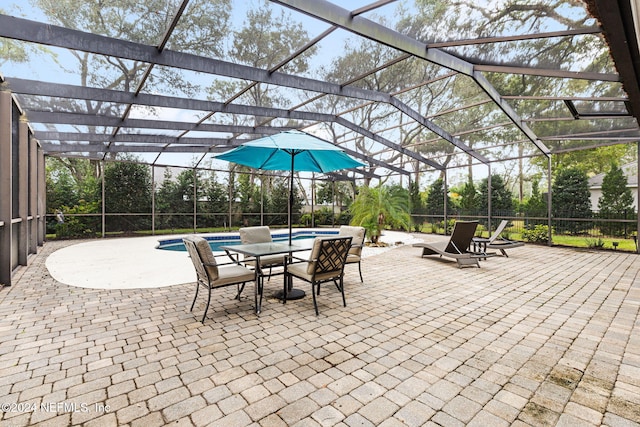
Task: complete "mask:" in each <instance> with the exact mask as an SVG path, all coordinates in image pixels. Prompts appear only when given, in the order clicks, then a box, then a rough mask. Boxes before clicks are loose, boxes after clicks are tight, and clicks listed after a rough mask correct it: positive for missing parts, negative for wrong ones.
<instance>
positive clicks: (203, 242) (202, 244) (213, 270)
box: [189, 236, 218, 280]
mask: <svg viewBox="0 0 640 427" xmlns="http://www.w3.org/2000/svg"><path fill="white" fill-rule="evenodd" d="M189 238H190V239H191V241H193V242H194V243H195V245H196V249H197V250H198V254H199V255H200V259H201V260H202V263H203V264H204V268H205V269H206V270H207V273H208V274H209V277H210V278H211V280H216V278H217V277H218V267H217V266H216V264H217V263H216V258H215V257H214V256H213V252H212V251H211V246H209V242H208V241H207V239H205V238H203V237H200V236H189Z"/></svg>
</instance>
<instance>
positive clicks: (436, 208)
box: [426, 178, 453, 217]
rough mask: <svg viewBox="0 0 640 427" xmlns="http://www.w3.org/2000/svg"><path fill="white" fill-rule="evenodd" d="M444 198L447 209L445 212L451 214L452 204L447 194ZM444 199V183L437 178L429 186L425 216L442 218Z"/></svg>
mask: <svg viewBox="0 0 640 427" xmlns="http://www.w3.org/2000/svg"><path fill="white" fill-rule="evenodd" d="M446 197H447V207H448V208H447V210H448V211H449V213H451V208H452V207H453V204H452V203H451V198H450V197H449V195H448V194H447V196H446ZM444 198H445V193H444V181H443V180H442V179H440V178H438V179H436V180H435V181H433V183H432V184H431V185H430V186H429V192H428V194H427V203H426V209H427V214H428V215H432V216H443V217H444Z"/></svg>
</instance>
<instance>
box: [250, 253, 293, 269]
mask: <svg viewBox="0 0 640 427" xmlns="http://www.w3.org/2000/svg"><path fill="white" fill-rule="evenodd" d="M285 256H286V255H284V254H282V255H265V256H261V257H260V265H261V266H262V267H272V266H274V265H284V258H285ZM244 263H245V264H247V265H255V264H256V263H255V260H249V261H244Z"/></svg>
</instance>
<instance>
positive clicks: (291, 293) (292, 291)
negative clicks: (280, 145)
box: [275, 153, 305, 301]
mask: <svg viewBox="0 0 640 427" xmlns="http://www.w3.org/2000/svg"><path fill="white" fill-rule="evenodd" d="M294 159H295V153H291V180H290V183H289V212H288V214H289V246H291V231H292V230H291V219H292V216H293V215H292V212H293V171H294ZM290 256H291V252H289V257H290ZM285 269H286V266H285ZM285 276H286V275H285ZM285 287H286V288H287V293H286V299H287V300H296V299H301V298H304V296H305V292H304V291H303V290H302V289H296V288H294V287H293V279H291V282H289V283H287V278H286V277H285ZM275 297H276V298H278V299H281V300H283V301H284V299H285V294H284V292H283V291H281V292H276V294H275Z"/></svg>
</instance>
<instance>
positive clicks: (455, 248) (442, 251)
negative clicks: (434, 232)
mask: <svg viewBox="0 0 640 427" xmlns="http://www.w3.org/2000/svg"><path fill="white" fill-rule="evenodd" d="M477 226H478V221H457V222H456V223H455V225H454V226H453V232H452V233H451V237H449V240H443V241H440V242H434V243H415V244H414V245H413V246H414V247H418V248H422V256H423V257H424V256H425V255H440V256H441V257H442V256H444V257H447V258H453V259H455V260H456V261H457V262H458V267H460V268H462V267H464V266H474V265H475V266H477V267H478V268H479V267H480V263H479V262H478V258H479V257H478V256H477V255H476V254H474V253H471V252H469V246H470V245H471V240H472V239H473V235H474V233H475V232H476V227H477Z"/></svg>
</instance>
